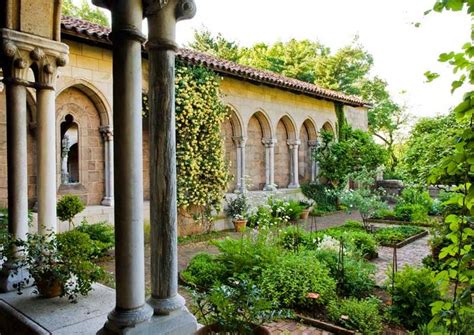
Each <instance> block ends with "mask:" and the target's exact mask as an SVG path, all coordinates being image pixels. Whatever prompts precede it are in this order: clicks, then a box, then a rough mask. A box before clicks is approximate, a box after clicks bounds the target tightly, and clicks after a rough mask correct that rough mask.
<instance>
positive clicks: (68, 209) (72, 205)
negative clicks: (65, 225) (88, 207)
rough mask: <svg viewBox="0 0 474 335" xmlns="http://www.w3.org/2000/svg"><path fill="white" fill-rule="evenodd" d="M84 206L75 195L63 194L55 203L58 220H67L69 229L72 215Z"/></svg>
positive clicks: (80, 210) (71, 224) (71, 225)
mask: <svg viewBox="0 0 474 335" xmlns="http://www.w3.org/2000/svg"><path fill="white" fill-rule="evenodd" d="M84 208H85V206H84V203H83V202H82V200H81V198H79V197H78V196H77V195H70V194H69V195H65V196H63V197H62V198H61V199H60V200H59V201H58V203H57V205H56V212H57V215H58V218H59V220H61V221H68V222H69V229H71V228H72V227H73V226H74V224H73V221H72V220H73V219H74V217H75V216H76V215H77V214H79V213H80V212H82V211H83V210H84Z"/></svg>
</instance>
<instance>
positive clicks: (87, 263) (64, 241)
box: [11, 230, 104, 302]
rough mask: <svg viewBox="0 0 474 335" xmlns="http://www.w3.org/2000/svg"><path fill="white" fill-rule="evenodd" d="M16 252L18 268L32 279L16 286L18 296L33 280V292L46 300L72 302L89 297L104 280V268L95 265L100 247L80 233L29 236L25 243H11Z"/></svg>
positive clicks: (75, 231)
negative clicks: (83, 296)
mask: <svg viewBox="0 0 474 335" xmlns="http://www.w3.org/2000/svg"><path fill="white" fill-rule="evenodd" d="M11 243H12V244H13V247H14V248H11V249H12V250H16V255H17V257H16V264H15V267H16V268H18V269H20V268H26V269H28V272H29V276H28V277H26V278H23V279H22V281H21V282H20V283H18V284H17V285H16V287H17V291H18V293H19V294H22V289H23V288H24V287H25V286H26V285H27V284H29V283H30V281H31V280H33V281H34V282H33V285H34V286H36V291H35V292H34V293H39V294H40V295H41V296H42V297H44V298H53V297H57V296H61V297H63V296H67V297H68V299H69V300H70V301H72V302H75V301H76V300H77V296H78V295H79V294H81V295H87V293H88V292H89V291H90V290H91V289H92V283H94V282H96V281H97V280H99V279H100V278H102V276H103V274H104V272H103V270H102V268H100V267H99V266H97V265H96V264H94V263H93V262H92V258H93V256H92V255H93V254H94V252H95V251H96V249H97V246H96V245H95V244H94V242H93V241H92V240H91V239H90V237H89V236H88V235H87V234H85V233H81V232H79V231H77V230H72V231H69V232H66V233H63V234H58V235H56V234H54V233H51V234H49V235H39V234H28V235H27V239H26V240H13V241H11Z"/></svg>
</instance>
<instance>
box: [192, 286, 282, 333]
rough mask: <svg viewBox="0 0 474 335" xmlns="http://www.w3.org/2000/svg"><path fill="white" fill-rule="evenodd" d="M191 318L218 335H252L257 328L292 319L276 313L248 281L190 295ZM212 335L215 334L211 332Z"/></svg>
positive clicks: (276, 310)
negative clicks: (193, 303) (193, 304)
mask: <svg viewBox="0 0 474 335" xmlns="http://www.w3.org/2000/svg"><path fill="white" fill-rule="evenodd" d="M193 300H194V302H195V305H196V307H197V308H196V311H193V312H194V314H195V315H196V316H197V317H198V320H199V321H200V322H204V323H205V324H206V325H217V326H218V328H219V329H214V330H216V331H217V330H218V331H219V332H218V333H219V334H249V335H250V334H255V332H254V330H255V328H256V326H260V325H262V324H264V323H267V322H271V321H272V320H273V319H275V318H282V317H289V316H291V315H290V313H289V312H288V311H283V310H278V309H277V307H278V306H277V304H275V303H274V302H271V301H269V300H267V299H266V298H265V297H264V296H263V295H262V292H261V290H260V289H259V288H258V287H257V286H256V285H255V284H254V283H253V282H251V281H249V280H248V279H242V278H239V279H230V280H229V281H228V283H226V284H225V285H221V286H216V287H213V288H212V289H211V290H210V291H209V292H204V293H202V292H193ZM213 334H214V332H213Z"/></svg>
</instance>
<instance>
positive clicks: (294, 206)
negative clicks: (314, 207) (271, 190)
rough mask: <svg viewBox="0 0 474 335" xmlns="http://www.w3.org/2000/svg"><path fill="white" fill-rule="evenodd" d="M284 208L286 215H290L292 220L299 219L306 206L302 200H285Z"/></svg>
mask: <svg viewBox="0 0 474 335" xmlns="http://www.w3.org/2000/svg"><path fill="white" fill-rule="evenodd" d="M284 208H285V215H286V216H288V217H289V218H290V220H297V219H299V217H300V215H301V213H303V209H304V207H303V206H302V205H300V202H299V201H296V200H288V201H287V202H285V204H284Z"/></svg>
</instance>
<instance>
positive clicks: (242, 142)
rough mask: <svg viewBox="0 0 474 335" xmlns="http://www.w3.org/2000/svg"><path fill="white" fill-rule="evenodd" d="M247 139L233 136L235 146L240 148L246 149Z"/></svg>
mask: <svg viewBox="0 0 474 335" xmlns="http://www.w3.org/2000/svg"><path fill="white" fill-rule="evenodd" d="M247 139H248V138H247V137H245V136H233V137H232V141H234V143H235V145H236V146H237V147H239V148H245V144H246V143H247Z"/></svg>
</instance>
